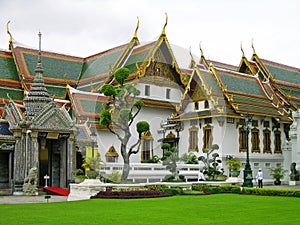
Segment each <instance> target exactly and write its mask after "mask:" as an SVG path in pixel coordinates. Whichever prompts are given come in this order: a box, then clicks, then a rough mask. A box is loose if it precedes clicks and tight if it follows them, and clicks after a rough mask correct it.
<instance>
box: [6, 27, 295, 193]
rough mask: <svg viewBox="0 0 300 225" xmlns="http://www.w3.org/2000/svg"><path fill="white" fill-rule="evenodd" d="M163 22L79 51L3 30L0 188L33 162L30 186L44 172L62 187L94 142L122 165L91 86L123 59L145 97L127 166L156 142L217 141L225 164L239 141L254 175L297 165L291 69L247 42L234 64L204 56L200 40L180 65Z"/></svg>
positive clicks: (154, 150)
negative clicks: (248, 49) (146, 127)
mask: <svg viewBox="0 0 300 225" xmlns="http://www.w3.org/2000/svg"><path fill="white" fill-rule="evenodd" d="M166 25H167V23H166V24H165V26H164V27H163V30H162V32H161V34H160V36H159V37H158V39H157V40H156V41H153V42H148V43H146V44H141V43H140V41H139V39H138V36H137V30H138V26H137V29H136V30H135V32H134V35H133V37H132V39H131V40H130V41H129V42H128V43H127V44H124V45H121V46H117V47H115V48H112V49H108V50H106V51H104V52H101V53H99V54H95V55H92V56H89V57H86V58H81V57H75V56H71V55H64V54H58V53H54V52H47V51H42V49H41V44H40V46H39V49H38V50H36V49H32V48H28V47H23V46H19V45H18V44H16V43H15V42H14V41H13V38H12V34H11V33H10V31H9V29H7V32H8V35H9V49H8V50H0V78H1V79H0V116H1V120H0V190H6V191H8V192H9V193H13V192H17V191H21V190H22V185H23V182H24V179H25V177H26V176H27V174H28V172H29V170H30V169H31V168H34V167H36V168H37V169H38V185H40V186H43V185H45V183H44V182H45V181H44V178H43V177H44V176H45V175H49V177H50V180H49V182H50V186H57V187H63V188H68V185H69V183H70V182H73V181H74V176H75V170H76V168H79V167H80V166H81V161H80V160H79V159H80V157H79V156H80V155H87V154H89V155H90V156H92V157H94V155H95V154H96V153H95V151H97V153H99V155H100V158H101V160H102V161H103V163H104V165H105V166H106V167H109V166H111V167H116V168H117V167H121V166H122V163H123V160H122V156H121V153H120V142H119V140H118V139H117V138H116V136H114V135H113V134H111V133H110V132H109V131H108V130H107V129H106V128H105V127H103V126H100V125H99V115H100V113H101V111H102V110H103V109H104V107H105V105H106V104H107V103H108V101H109V99H108V98H107V97H105V96H104V95H103V94H102V93H101V92H100V88H101V87H102V85H103V84H107V83H111V84H114V78H113V73H114V71H115V70H116V69H118V68H122V67H126V68H128V69H130V71H131V75H130V76H129V78H128V79H127V80H126V82H127V83H132V84H134V85H135V86H136V87H137V88H138V89H139V90H140V95H139V96H138V99H139V100H141V101H142V102H143V103H144V106H143V108H142V110H141V112H140V114H139V115H138V117H137V120H136V121H139V120H144V121H147V122H148V123H149V124H150V131H149V132H146V133H144V134H143V135H142V141H141V147H140V149H139V152H138V153H137V154H135V155H133V156H132V157H131V163H133V164H134V165H142V164H144V163H143V162H145V161H147V160H149V159H151V158H152V157H153V156H158V157H162V156H163V151H162V149H161V145H162V143H169V144H170V145H171V146H175V147H177V148H178V150H179V153H178V154H179V156H181V155H183V154H185V153H187V154H189V153H193V154H194V155H196V156H197V157H198V156H201V155H203V154H204V152H205V149H208V148H210V147H211V146H212V145H213V144H217V145H218V146H219V150H218V153H219V155H220V157H221V158H222V159H223V168H225V169H226V165H225V160H226V158H228V157H229V156H235V157H238V158H239V159H241V161H242V162H243V163H244V162H245V160H246V152H247V149H248V150H249V158H250V163H251V167H252V170H253V174H254V173H255V172H256V171H257V170H258V168H262V169H263V171H264V173H265V178H266V179H271V178H270V177H268V176H269V175H268V168H271V167H275V166H278V165H282V166H283V167H284V168H285V169H288V170H289V169H290V165H291V163H292V162H296V164H297V168H300V167H299V166H298V163H300V158H299V157H300V156H299V154H298V153H299V151H300V140H299V139H300V138H299V133H300V115H299V114H300V112H299V111H298V110H299V107H300V69H299V68H294V67H290V66H286V65H282V64H280V63H275V62H272V61H269V60H266V59H262V58H260V57H259V56H258V54H257V52H256V51H255V49H254V47H253V46H252V47H253V54H252V56H251V58H247V57H246V56H245V55H244V53H243V52H242V56H241V61H240V62H237V66H233V65H227V64H224V63H221V62H216V61H212V60H208V59H206V58H205V55H204V53H203V51H202V49H201V54H200V60H199V62H196V61H195V59H194V57H193V56H192V54H190V55H189V54H187V56H186V57H189V60H190V64H189V65H187V66H182V65H181V64H179V63H178V60H177V58H179V57H178V55H176V54H175V53H174V51H173V50H172V45H171V44H170V43H169V41H168V39H167V35H166V30H165V28H166ZM39 38H40V39H39V40H40V43H41V36H39ZM181 57H182V56H181ZM249 117H251V120H248V119H249ZM133 127H135V126H133ZM247 128H248V129H249V144H248V145H247V137H248V135H247V133H246V130H247ZM132 133H133V134H134V133H135V131H134V128H132ZM136 138H138V134H136ZM135 141H136V140H132V143H134V142H135ZM181 167H184V165H181ZM104 171H105V170H104ZM144 174H147V173H146V172H145V173H144ZM140 176H141V177H142V176H143V174H141V175H140ZM144 176H146V175H144ZM240 176H241V177H242V174H241V175H240ZM288 180H289V177H288V176H286V177H285V181H288Z"/></svg>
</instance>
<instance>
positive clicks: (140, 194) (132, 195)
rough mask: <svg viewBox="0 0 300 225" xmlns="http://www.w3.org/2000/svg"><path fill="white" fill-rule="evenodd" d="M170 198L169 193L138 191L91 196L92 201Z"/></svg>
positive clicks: (102, 192) (106, 192)
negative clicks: (97, 199) (99, 199)
mask: <svg viewBox="0 0 300 225" xmlns="http://www.w3.org/2000/svg"><path fill="white" fill-rule="evenodd" d="M168 196H170V194H169V193H167V192H160V191H157V190H137V191H111V190H109V191H99V192H98V193H97V194H96V195H94V196H91V199H95V198H121V199H132V198H158V197H168Z"/></svg>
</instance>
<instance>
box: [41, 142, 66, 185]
mask: <svg viewBox="0 0 300 225" xmlns="http://www.w3.org/2000/svg"><path fill="white" fill-rule="evenodd" d="M39 142H40V148H39V185H40V186H45V179H44V176H45V175H48V176H49V177H50V179H49V180H48V183H47V185H48V186H52V187H63V188H65V187H67V145H66V143H67V141H66V139H64V138H61V139H45V138H41V139H40V140H39Z"/></svg>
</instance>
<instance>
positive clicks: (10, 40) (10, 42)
mask: <svg viewBox="0 0 300 225" xmlns="http://www.w3.org/2000/svg"><path fill="white" fill-rule="evenodd" d="M9 23H10V20H9V21H8V22H7V24H6V32H7V34H8V35H9V49H10V45H11V44H12V35H11V33H10V31H9V28H8V25H9Z"/></svg>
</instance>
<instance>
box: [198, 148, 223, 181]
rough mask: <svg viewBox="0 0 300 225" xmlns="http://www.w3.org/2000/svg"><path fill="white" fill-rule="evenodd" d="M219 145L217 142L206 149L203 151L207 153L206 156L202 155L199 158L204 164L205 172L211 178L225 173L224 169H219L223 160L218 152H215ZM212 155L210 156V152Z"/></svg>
mask: <svg viewBox="0 0 300 225" xmlns="http://www.w3.org/2000/svg"><path fill="white" fill-rule="evenodd" d="M218 149H219V146H218V145H217V144H213V145H212V146H211V147H210V148H207V149H204V150H203V152H204V153H206V157H205V156H200V157H199V158H198V160H199V161H201V162H203V164H204V174H205V175H207V176H208V177H209V179H216V177H217V176H218V175H220V174H223V170H222V169H221V170H220V169H219V165H220V163H222V160H221V159H220V158H219V154H218V153H213V152H214V151H215V150H218ZM211 153H213V154H212V157H210V154H211Z"/></svg>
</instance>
